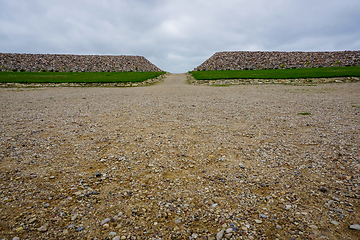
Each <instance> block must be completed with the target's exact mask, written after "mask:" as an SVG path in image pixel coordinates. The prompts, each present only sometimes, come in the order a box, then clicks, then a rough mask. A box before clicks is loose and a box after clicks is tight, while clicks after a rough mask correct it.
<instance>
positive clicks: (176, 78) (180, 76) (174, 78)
mask: <svg viewBox="0 0 360 240" xmlns="http://www.w3.org/2000/svg"><path fill="white" fill-rule="evenodd" d="M184 85H186V73H177V74H176V73H170V75H169V76H167V77H166V78H165V79H164V81H163V82H162V83H159V84H157V86H184Z"/></svg>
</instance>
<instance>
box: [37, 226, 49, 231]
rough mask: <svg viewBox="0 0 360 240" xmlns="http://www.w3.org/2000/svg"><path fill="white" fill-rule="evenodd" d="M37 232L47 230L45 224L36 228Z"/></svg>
mask: <svg viewBox="0 0 360 240" xmlns="http://www.w3.org/2000/svg"><path fill="white" fill-rule="evenodd" d="M36 230H37V231H38V232H46V231H47V227H46V226H41V227H39V228H38V229H36Z"/></svg>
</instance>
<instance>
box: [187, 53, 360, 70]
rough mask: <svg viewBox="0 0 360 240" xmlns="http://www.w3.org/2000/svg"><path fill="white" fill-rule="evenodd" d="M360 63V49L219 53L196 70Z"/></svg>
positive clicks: (302, 66) (308, 66) (311, 66)
mask: <svg viewBox="0 0 360 240" xmlns="http://www.w3.org/2000/svg"><path fill="white" fill-rule="evenodd" d="M333 66H360V51H337V52H250V51H236V52H217V53H215V54H214V55H213V56H211V57H210V58H209V59H207V60H206V61H205V62H204V63H202V64H201V65H200V66H198V67H197V68H195V69H194V71H209V70H255V69H277V68H313V67H333Z"/></svg>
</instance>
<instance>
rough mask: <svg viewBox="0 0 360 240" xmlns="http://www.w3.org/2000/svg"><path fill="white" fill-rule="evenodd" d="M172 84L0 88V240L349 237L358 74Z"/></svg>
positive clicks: (355, 230)
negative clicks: (304, 81) (298, 81)
mask: <svg viewBox="0 0 360 240" xmlns="http://www.w3.org/2000/svg"><path fill="white" fill-rule="evenodd" d="M186 81H187V79H186V75H185V74H171V75H169V76H168V77H167V78H166V79H165V80H164V82H162V83H158V84H155V85H152V86H148V87H136V88H37V89H15V88H14V89H6V88H2V89H0V108H1V118H0V121H1V123H0V144H1V145H0V150H1V151H0V159H1V164H0V187H1V195H0V209H1V218H0V227H1V230H0V239H184V238H186V239H189V238H190V239H276V238H278V239H309V238H310V239H359V238H360V230H359V228H360V226H359V224H360V205H359V202H360V201H359V199H360V187H359V184H360V179H359V178H360V174H359V173H360V171H359V170H360V157H359V156H360V151H359V137H360V129H359V116H360V94H359V92H360V83H341V84H320V85H317V86H286V85H239V86H231V87H213V86H193V85H188V84H186ZM298 113H311V115H298ZM17 237H18V238H17Z"/></svg>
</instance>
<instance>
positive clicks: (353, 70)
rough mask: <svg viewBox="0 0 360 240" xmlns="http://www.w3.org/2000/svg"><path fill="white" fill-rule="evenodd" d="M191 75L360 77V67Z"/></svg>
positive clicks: (209, 77)
mask: <svg viewBox="0 0 360 240" xmlns="http://www.w3.org/2000/svg"><path fill="white" fill-rule="evenodd" d="M190 73H191V74H192V75H193V77H194V78H195V79H196V80H216V79H294V78H329V77H360V66H352V67H326V68H296V69H261V70H224V71H192V72H190Z"/></svg>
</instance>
